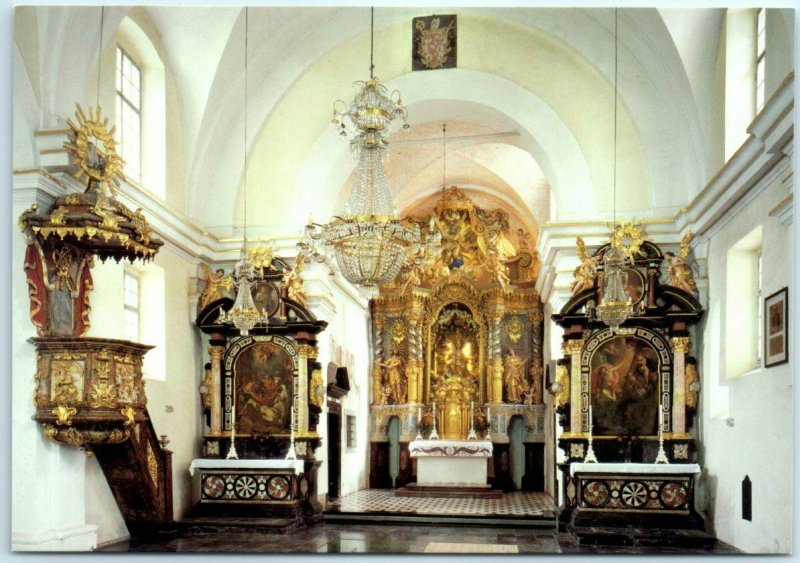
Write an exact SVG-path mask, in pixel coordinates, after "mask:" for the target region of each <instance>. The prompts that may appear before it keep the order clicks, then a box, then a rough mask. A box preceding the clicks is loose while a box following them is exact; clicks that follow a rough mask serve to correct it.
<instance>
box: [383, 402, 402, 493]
mask: <svg viewBox="0 0 800 563" xmlns="http://www.w3.org/2000/svg"><path fill="white" fill-rule="evenodd" d="M386 434H387V435H388V437H389V478H391V480H392V488H394V487H395V481H396V479H397V476H398V475H400V420H399V419H398V418H397V417H396V416H393V417H391V418H390V419H389V424H388V425H387V426H386Z"/></svg>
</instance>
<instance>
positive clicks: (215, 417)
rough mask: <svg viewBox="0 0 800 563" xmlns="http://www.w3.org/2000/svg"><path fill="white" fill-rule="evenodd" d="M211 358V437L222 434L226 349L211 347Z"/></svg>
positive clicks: (209, 351)
mask: <svg viewBox="0 0 800 563" xmlns="http://www.w3.org/2000/svg"><path fill="white" fill-rule="evenodd" d="M208 355H209V356H210V357H211V435H212V436H219V435H220V434H222V358H223V356H224V355H225V348H223V347H222V346H209V347H208Z"/></svg>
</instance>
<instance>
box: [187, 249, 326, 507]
mask: <svg viewBox="0 0 800 563" xmlns="http://www.w3.org/2000/svg"><path fill="white" fill-rule="evenodd" d="M249 259H250V261H251V262H252V263H253V264H254V266H255V268H256V279H255V281H254V282H253V284H252V286H251V295H252V298H253V303H254V304H255V306H256V308H257V309H258V312H259V313H260V315H261V316H262V322H259V323H257V324H256V326H255V327H253V328H252V329H250V330H249V334H247V335H241V334H240V331H239V329H238V328H236V327H235V326H234V325H233V324H231V323H230V322H227V321H226V313H227V311H228V310H229V309H231V307H232V306H233V305H234V298H235V291H236V290H237V288H235V287H234V281H233V277H232V276H231V274H230V273H227V274H226V272H225V270H224V269H217V270H216V271H212V269H211V268H209V267H208V266H207V265H205V264H202V265H201V269H202V275H201V278H202V280H203V283H202V285H203V289H202V292H201V294H200V298H199V301H198V307H197V308H198V311H197V320H196V324H197V326H198V328H199V329H200V330H201V331H202V332H203V333H205V334H206V335H208V343H209V346H208V355H209V359H210V361H209V362H208V363H207V364H206V366H205V371H204V377H203V381H202V383H201V385H200V387H199V391H200V394H201V398H202V405H203V414H204V419H205V423H206V424H205V430H204V435H203V438H202V456H203V457H202V459H200V460H195V461H194V462H193V465H192V469H193V470H194V469H195V467H196V468H197V469H198V470H199V473H200V475H199V487H198V495H199V498H198V504H197V505H196V507H195V511H196V512H198V513H218V514H233V513H237V514H238V513H251V512H257V513H260V514H271V515H280V516H284V517H285V516H290V517H296V518H298V520H302V521H305V522H309V521H312V520H316V519H318V518H319V517H320V510H321V506H320V505H319V503H318V502H317V499H316V472H317V469H318V468H319V465H320V462H319V461H315V460H314V450H315V449H316V448H317V447H319V445H320V441H321V440H320V437H319V434H318V433H317V425H318V424H319V416H320V413H321V412H322V407H323V403H324V400H325V387H324V385H323V380H322V370H321V365H320V363H319V362H318V361H317V335H318V334H319V333H320V332H321V331H322V330H324V328H325V327H326V326H327V323H326V322H325V321H321V320H317V319H316V317H315V316H314V315H313V314H312V313H311V312H310V311H309V310H308V308H307V303H306V296H305V292H304V289H303V282H302V279H301V278H300V272H301V270H302V268H303V265H304V262H305V256H304V255H303V254H300V255H298V257H297V259H296V261H295V265H294V266H293V267H290V266H289V265H288V263H287V262H286V261H285V260H283V259H281V258H278V257H274V256H273V254H272V248H271V246H266V245H263V244H259V246H257V247H256V248H253V249H251V250H250V251H249ZM232 457H233V458H235V459H231V458H232ZM226 458H227V459H226ZM239 461H241V462H244V463H239Z"/></svg>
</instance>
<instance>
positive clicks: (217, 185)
mask: <svg viewBox="0 0 800 563" xmlns="http://www.w3.org/2000/svg"><path fill="white" fill-rule="evenodd" d="M434 12H439V13H455V14H457V16H458V68H456V69H448V70H436V71H419V72H412V71H411V40H410V38H411V20H412V18H413V17H416V16H424V15H430V14H432V13H434ZM723 15H724V10H722V9H705V10H688V9H685V10H656V9H623V10H620V11H619V28H618V79H617V81H618V91H619V99H618V104H619V107H618V114H617V115H618V117H617V133H616V138H617V164H616V178H617V179H616V182H617V208H618V210H620V211H621V212H626V213H629V214H630V215H632V216H636V218H646V217H663V216H669V215H671V214H672V213H674V212H675V211H676V210H677V209H679V208H680V207H682V206H684V205H686V204H687V203H688V202H689V201H690V200H691V199H692V197H693V196H694V195H695V194H696V193H697V192H698V190H699V189H700V188H702V186H703V184H704V183H705V180H706V179H707V178H708V177H709V175H710V171H713V169H714V165H713V163H711V160H713V159H712V158H711V157H710V155H709V154H708V146H709V137H710V136H711V135H713V134H714V133H713V123H712V122H711V121H710V120H709V117H708V115H709V114H710V113H711V111H710V109H711V106H712V105H713V99H712V92H713V84H712V79H711V77H712V76H713V74H714V66H715V64H716V53H717V45H718V41H719V36H720V28H721V24H722V18H723ZM126 16H128V17H130V18H132V19H133V20H134V21H135V22H136V23H137V24H139V25H143V26H145V27H148V28H151V29H152V31H153V33H154V34H155V36H156V39H157V40H156V42H157V43H158V44H157V45H156V47H157V49H158V50H159V52H160V53H161V55H162V58H163V59H164V60H163V62H164V65H165V68H166V72H167V75H168V87H169V88H170V89H172V90H174V99H168V102H169V103H171V104H173V106H172V107H174V108H176V109H177V111H178V116H179V117H178V119H176V120H174V122H173V123H174V124H175V125H174V126H176V127H179V129H180V143H179V147H180V154H179V157H176V159H175V161H176V162H177V161H180V171H181V173H180V174H179V175H178V177H177V179H175V178H173V179H172V180H171V184H168V193H167V201H168V202H169V203H170V204H171V205H172V206H173V207H176V208H178V209H179V210H180V211H181V212H183V213H185V214H186V215H188V216H189V217H190V218H191V219H192V220H193V221H195V222H196V223H198V224H199V225H201V226H203V227H204V228H206V229H208V230H209V231H210V232H212V233H215V234H217V235H219V236H231V235H236V234H237V233H239V232H240V231H239V228H238V227H240V226H241V225H242V223H243V220H244V215H243V204H244V198H243V186H244V182H243V180H244V170H243V161H244V158H243V156H244V151H245V146H244V119H245V111H244V103H245V90H244V86H245V84H244V82H245V80H244V76H245V68H244V52H245V41H244V39H245V34H244V10H243V9H241V8H238V7H218V8H210V7H195V8H188V7H146V8H134V9H127V8H122V7H113V8H108V9H107V10H106V14H105V24H104V29H105V33H104V41H105V43H106V45H110V44H112V33H113V30H114V29H115V28H116V27H117V26H118V25H119V23H120V22H121V21H122V19H123V18H124V17H126ZM17 18H18V22H17V29H18V32H17V34H16V45H17V53H16V60H17V62H18V66H22V67H23V68H24V69H26V70H27V77H28V81H27V82H26V83H25V84H21V85H17V82H18V81H17V80H16V79H15V88H17V89H18V95H19V93H20V92H22V91H24V90H25V89H26V88H27V89H29V90H30V91H32V92H33V93H34V95H35V96H36V99H37V100H38V102H39V104H40V106H41V107H42V108H44V111H45V116H46V118H45V120H44V121H45V122H46V121H47V118H51V119H54V120H57V119H59V118H63V117H66V116H69V115H71V113H72V111H73V108H72V104H73V103H74V101H80V100H84V99H86V100H87V101H90V99H91V95H90V90H89V87H88V86H87V85H89V84H90V83H91V76H92V73H93V72H96V66H95V65H96V61H97V38H98V35H99V30H98V27H99V8H75V7H71V8H27V9H25V10H18V12H17ZM248 19H249V21H248V26H249V33H248V35H247V51H248V53H249V57H248V69H247V76H248V80H247V82H248V84H247V112H246V113H247V149H246V150H247V155H248V170H247V187H248V216H247V223H248V224H249V225H250V226H251V227H254V228H255V229H256V230H257V231H258V230H260V231H261V232H263V234H265V235H286V234H291V233H299V232H300V231H301V229H302V225H303V224H305V222H306V220H307V219H308V216H309V214H312V215H313V216H314V218H315V219H319V220H326V219H327V218H328V217H329V216H330V215H332V214H334V213H336V212H337V211H339V210H340V209H341V207H342V205H343V203H344V201H345V199H346V196H347V193H348V192H349V183H350V180H351V175H352V172H353V169H354V167H355V160H354V159H353V158H352V156H351V154H350V151H349V146H348V144H347V143H346V142H343V141H341V139H340V138H339V137H338V135H337V133H336V131H335V130H334V128H333V127H332V126H331V125H330V119H331V114H332V104H333V102H334V100H337V99H342V100H349V99H350V98H351V97H352V95H353V89H352V87H351V84H352V83H353V82H354V81H356V80H362V79H364V78H366V77H367V76H368V73H369V28H370V13H369V9H368V8H367V7H366V6H364V7H314V8H308V7H304V8H296V7H251V8H250V9H249V18H248ZM19 20H22V21H19ZM21 25H24V26H25V27H26V28H28V29H35V30H37V32H36V33H35V34H33V36H30V35H28V34H25V36H20V35H21V34H20V33H19V29H20V26H21ZM76 29H80V30H83V31H82V33H75V30H76ZM374 43H375V56H374V60H375V73H376V75H377V76H378V77H380V79H381V80H382V81H383V82H384V83H386V84H387V86H388V87H389V89H390V90H392V89H398V90H399V91H400V92H401V93H402V96H403V101H404V103H405V104H406V105H407V107H408V110H409V121H410V123H411V125H412V129H411V131H410V132H409V133H401V134H396V135H394V136H393V137H392V138H391V139H390V161H389V164H388V167H387V172H388V177H389V179H390V183H391V187H392V192H393V195H394V200H395V204H396V206H397V207H398V209H399V210H400V211H402V212H416V211H418V210H420V209H423V208H424V207H425V206H426V205H428V204H427V203H426V201H427V202H429V201H430V198H431V197H432V196H433V195H434V194H436V193H437V192H438V190H440V189H441V187H442V183H443V177H442V176H443V171H444V172H445V178H444V183H445V184H447V185H451V184H455V185H459V186H460V187H462V188H465V189H466V190H467V191H468V192H469V193H471V194H473V195H474V197H476V198H477V199H479V200H480V201H481V202H482V203H485V204H486V205H490V204H491V205H496V206H501V207H503V208H504V209H506V210H507V211H508V212H509V213H510V215H511V216H512V218H513V220H514V222H516V223H518V224H520V225H521V226H524V227H525V229H527V230H530V231H532V232H534V233H535V232H536V231H537V230H538V228H539V227H541V225H542V224H544V223H545V222H547V221H565V220H587V219H591V220H597V219H610V217H611V215H612V211H613V188H614V180H613V178H614V171H615V169H614V138H615V133H614V47H615V42H614V11H613V10H612V9H599V8H598V9H534V8H452V7H451V8H445V9H441V10H431V9H429V8H407V7H403V8H389V7H384V8H381V7H378V8H376V10H375V42H374ZM168 98H169V96H168ZM31 111H32V110H30V109H29V108H23V107H20V108H18V114H23V115H29V114H30V112H31ZM442 123H447V124H448V133H447V136H448V137H449V138H450V140H449V141H448V142H447V143H446V155H444V156H443V152H442V151H443V145H442V142H441V134H442V133H441V128H442ZM43 125H47V123H44V124H43ZM171 150H176V149H175V148H174V147H171ZM173 154H175V153H173ZM168 165H170V164H169V163H168ZM175 166H178V165H177V164H176V165H175Z"/></svg>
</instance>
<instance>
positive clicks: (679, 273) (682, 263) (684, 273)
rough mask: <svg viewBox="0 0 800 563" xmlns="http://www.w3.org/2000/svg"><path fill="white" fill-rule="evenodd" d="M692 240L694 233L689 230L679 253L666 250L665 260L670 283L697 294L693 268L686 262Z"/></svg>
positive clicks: (682, 241)
mask: <svg viewBox="0 0 800 563" xmlns="http://www.w3.org/2000/svg"><path fill="white" fill-rule="evenodd" d="M691 240H692V233H691V232H690V231H687V232H686V234H685V235H683V239H682V240H681V248H680V250H679V251H678V254H677V255H675V253H674V252H665V253H664V261H665V262H666V263H667V275H668V276H669V281H668V282H667V284H668V285H671V286H673V287H677V288H678V289H682V290H684V291H686V292H687V293H690V294H692V295H694V296H697V293H698V291H697V284H696V283H695V281H694V274H693V273H692V269H691V268H690V267H689V265H688V264H687V263H686V257H687V256H688V255H689V242H690V241H691Z"/></svg>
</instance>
